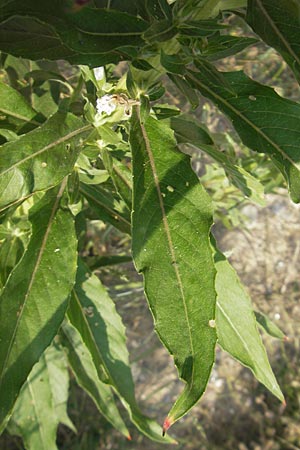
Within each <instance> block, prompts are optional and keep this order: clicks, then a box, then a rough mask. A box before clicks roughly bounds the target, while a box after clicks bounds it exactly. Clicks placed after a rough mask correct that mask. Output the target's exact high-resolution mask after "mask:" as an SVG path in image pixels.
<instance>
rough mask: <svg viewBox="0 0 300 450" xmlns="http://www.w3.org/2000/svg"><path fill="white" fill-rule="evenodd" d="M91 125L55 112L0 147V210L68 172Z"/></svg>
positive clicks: (50, 183) (57, 181) (57, 180)
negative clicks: (46, 119)
mask: <svg viewBox="0 0 300 450" xmlns="http://www.w3.org/2000/svg"><path fill="white" fill-rule="evenodd" d="M89 129H90V125H85V124H84V123H83V122H82V121H81V120H80V119H79V118H77V117H75V116H74V115H73V114H69V113H68V114H64V113H61V112H59V113H57V114H55V115H54V116H52V117H51V118H50V119H49V120H48V121H47V122H46V123H44V124H43V125H42V126H41V127H39V128H37V129H35V130H33V131H31V132H29V133H27V134H26V135H24V136H22V137H20V138H19V139H18V140H17V141H14V142H8V143H6V144H4V145H2V146H1V147H0V210H1V208H2V209H3V208H4V207H7V206H9V205H11V204H13V203H15V202H18V201H20V200H24V199H25V198H27V197H29V196H30V195H31V194H33V193H34V192H36V191H41V190H45V189H49V188H51V187H53V186H55V185H57V184H58V183H60V182H61V181H62V179H63V178H64V177H65V176H66V175H68V174H69V173H70V172H71V170H72V168H73V166H74V163H75V161H76V159H77V156H78V154H79V151H80V143H81V142H82V139H83V138H84V137H85V136H86V135H87V132H88V130H89Z"/></svg>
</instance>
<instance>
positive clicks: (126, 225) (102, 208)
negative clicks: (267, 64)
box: [80, 183, 130, 234]
mask: <svg viewBox="0 0 300 450" xmlns="http://www.w3.org/2000/svg"><path fill="white" fill-rule="evenodd" d="M80 192H81V194H82V195H83V196H84V197H85V198H86V199H87V201H88V202H89V204H90V206H91V208H92V209H93V210H94V211H95V213H96V214H97V217H98V219H101V220H103V221H104V222H108V223H110V224H111V225H114V226H115V227H116V228H117V229H119V230H120V231H123V232H124V233H128V234H130V215H129V211H128V210H127V208H126V206H125V204H122V202H121V201H120V200H117V199H116V198H115V197H114V196H113V195H112V193H111V192H110V191H109V190H108V189H105V188H104V187H102V186H92V185H87V184H83V183H81V184H80Z"/></svg>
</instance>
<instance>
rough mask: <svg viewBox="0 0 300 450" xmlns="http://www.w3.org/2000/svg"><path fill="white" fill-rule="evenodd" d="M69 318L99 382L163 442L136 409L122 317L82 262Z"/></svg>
mask: <svg viewBox="0 0 300 450" xmlns="http://www.w3.org/2000/svg"><path fill="white" fill-rule="evenodd" d="M68 316H69V319H70V321H71V323H72V324H73V325H74V327H75V328H77V330H78V331H79V333H80V334H81V337H82V340H83V342H84V344H85V345H86V347H87V348H88V349H89V351H90V353H91V355H92V358H93V361H94V364H95V367H96V369H97V371H98V377H99V378H100V380H101V381H104V382H105V383H108V384H110V385H111V386H112V387H113V388H114V389H115V391H116V393H117V394H118V395H119V396H120V398H121V399H122V402H123V403H124V405H125V406H126V408H127V410H128V412H129V414H130V417H131V420H132V422H133V423H134V424H135V425H136V426H137V428H138V429H139V430H140V431H141V432H142V433H144V434H145V435H146V436H148V437H150V438H151V439H153V440H155V441H157V442H164V439H163V438H162V437H161V433H160V427H159V426H158V424H157V423H156V422H154V421H153V420H150V419H148V418H147V417H145V416H143V415H142V413H141V412H140V410H139V408H138V406H137V403H136V400H135V395H134V385H133V379H132V375H131V370H130V366H129V360H128V351H127V347H126V343H125V329H124V325H123V323H122V321H121V318H120V316H119V315H118V314H117V312H116V308H115V305H114V303H113V301H112V300H111V299H110V297H109V296H108V294H107V292H106V290H105V289H104V287H103V286H102V284H101V282H100V280H99V279H98V278H97V277H96V276H95V275H90V273H89V270H88V268H87V266H85V265H84V264H83V263H82V262H81V260H79V263H78V271H77V279H76V285H75V288H74V290H73V293H72V298H71V303H70V308H69V310H68ZM169 442H171V440H170V441H169Z"/></svg>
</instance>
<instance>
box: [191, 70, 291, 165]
mask: <svg viewBox="0 0 300 450" xmlns="http://www.w3.org/2000/svg"><path fill="white" fill-rule="evenodd" d="M188 76H189V77H190V78H191V79H192V80H193V81H194V82H195V83H196V84H199V85H200V86H202V87H203V88H204V89H206V90H207V91H208V92H209V94H210V95H211V96H212V97H214V98H216V99H217V100H219V101H220V102H221V103H223V104H224V105H225V106H226V107H227V108H229V109H231V111H233V112H234V113H235V114H236V115H237V116H238V117H240V118H241V119H242V120H243V121H244V122H246V123H247V125H249V126H250V127H251V128H253V129H254V130H255V132H256V133H257V134H259V135H260V136H261V137H262V138H264V139H265V140H266V141H267V142H268V143H269V144H271V145H272V147H273V148H275V150H277V151H278V153H280V155H281V156H282V158H283V159H284V160H287V161H289V162H290V163H291V164H292V166H294V167H295V168H296V169H297V170H298V171H299V168H298V166H297V164H296V162H295V161H293V160H292V159H291V158H290V156H289V155H287V154H286V153H285V152H284V151H283V150H282V149H281V148H280V147H279V145H278V144H276V142H274V141H273V140H272V139H271V138H270V137H269V136H268V135H266V134H265V133H264V132H263V131H262V130H261V129H260V128H258V127H257V126H256V125H255V124H254V123H253V122H251V120H249V119H248V118H247V117H246V116H244V114H242V113H241V112H240V111H239V110H238V109H236V108H235V107H234V106H233V105H231V103H229V102H228V101H227V100H225V99H224V98H223V97H221V96H219V95H218V94H216V93H215V92H214V91H212V90H211V89H210V88H209V87H208V86H207V85H206V84H205V83H203V82H201V81H200V80H198V78H196V77H194V76H193V75H192V73H191V72H189V74H188Z"/></svg>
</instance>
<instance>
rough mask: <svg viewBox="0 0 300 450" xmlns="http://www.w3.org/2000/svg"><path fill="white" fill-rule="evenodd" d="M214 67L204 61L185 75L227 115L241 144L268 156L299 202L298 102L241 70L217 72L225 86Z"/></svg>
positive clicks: (192, 84) (299, 143) (293, 197)
mask: <svg viewBox="0 0 300 450" xmlns="http://www.w3.org/2000/svg"><path fill="white" fill-rule="evenodd" d="M215 70H216V69H215V68H214V69H213V70H211V71H210V69H209V65H208V63H207V64H206V65H205V66H204V65H203V66H202V70H201V72H193V71H188V75H187V77H186V78H187V80H188V81H189V83H190V84H191V86H192V87H193V88H197V89H199V91H200V92H201V93H202V94H203V95H204V96H205V97H207V98H209V99H210V100H212V101H213V102H214V103H215V104H216V105H217V106H218V107H219V108H220V110H221V111H222V112H224V113H225V114H226V115H227V116H228V117H229V118H230V120H231V122H232V125H233V126H234V128H235V129H236V131H237V132H238V133H239V135H240V137H241V139H242V141H243V143H244V144H245V145H247V146H248V147H250V148H251V149H253V150H255V151H258V152H262V153H266V154H268V155H269V156H270V157H271V158H272V160H273V161H274V163H275V164H276V165H277V166H278V168H279V169H280V170H281V172H282V173H283V175H284V176H285V178H286V180H287V182H288V185H289V190H290V195H291V198H292V200H293V201H294V202H299V201H300V173H299V170H300V165H299V159H300V157H299V145H300V134H299V132H298V125H299V120H300V105H299V104H298V103H295V102H292V101H290V100H287V99H284V98H282V97H280V96H279V95H277V94H276V93H275V92H274V90H273V89H271V88H269V87H267V86H263V85H261V84H259V83H256V82H255V81H253V80H251V79H250V78H248V77H247V76H246V75H245V74H244V73H243V72H228V73H222V74H221V73H219V76H220V77H224V81H225V83H226V84H229V85H230V90H229V89H226V87H225V84H223V85H221V84H220V83H218V82H217V80H216V78H215Z"/></svg>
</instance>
